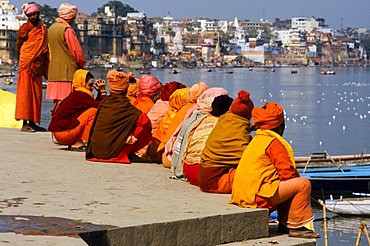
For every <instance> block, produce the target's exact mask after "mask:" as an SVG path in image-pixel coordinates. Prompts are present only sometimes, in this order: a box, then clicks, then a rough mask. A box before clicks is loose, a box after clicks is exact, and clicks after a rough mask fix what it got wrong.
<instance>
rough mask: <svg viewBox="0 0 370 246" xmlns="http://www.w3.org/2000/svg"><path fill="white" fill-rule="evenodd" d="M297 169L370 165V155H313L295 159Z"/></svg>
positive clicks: (323, 153)
mask: <svg viewBox="0 0 370 246" xmlns="http://www.w3.org/2000/svg"><path fill="white" fill-rule="evenodd" d="M295 162H296V166H297V168H306V169H307V168H308V167H338V166H340V167H341V166H364V165H370V154H364V153H361V154H358V155H333V156H331V155H329V154H328V152H326V151H324V152H318V153H311V154H310V156H302V157H295Z"/></svg>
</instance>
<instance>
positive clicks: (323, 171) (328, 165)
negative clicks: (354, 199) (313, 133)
mask: <svg viewBox="0 0 370 246" xmlns="http://www.w3.org/2000/svg"><path fill="white" fill-rule="evenodd" d="M295 161H296V166H297V169H298V171H299V172H300V174H301V176H302V177H306V178H308V179H309V180H310V181H311V186H312V196H314V197H322V196H324V197H325V195H329V194H333V195H338V196H340V195H343V196H347V197H348V196H349V195H352V193H353V192H359V193H369V192H370V154H363V153H362V154H359V155H342V156H330V155H329V154H328V153H327V152H326V151H325V152H322V153H312V154H311V155H310V156H309V157H296V158H295Z"/></svg>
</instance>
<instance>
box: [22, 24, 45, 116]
mask: <svg viewBox="0 0 370 246" xmlns="http://www.w3.org/2000/svg"><path fill="white" fill-rule="evenodd" d="M18 51H19V53H20V56H19V67H18V73H19V74H18V83H17V98H16V108H15V119H18V120H30V121H34V122H38V123H40V119H41V103H42V76H44V77H46V78H47V69H48V59H49V58H48V55H49V51H48V39H47V29H46V28H45V26H44V24H43V23H42V22H41V21H39V24H38V25H37V26H33V24H32V23H31V22H30V21H29V20H28V21H27V22H26V23H25V24H23V25H22V26H21V27H20V29H19V30H18V39H17V53H18Z"/></svg>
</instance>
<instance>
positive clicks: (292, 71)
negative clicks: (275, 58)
mask: <svg viewBox="0 0 370 246" xmlns="http://www.w3.org/2000/svg"><path fill="white" fill-rule="evenodd" d="M290 73H291V74H296V73H298V71H297V70H291V71H290Z"/></svg>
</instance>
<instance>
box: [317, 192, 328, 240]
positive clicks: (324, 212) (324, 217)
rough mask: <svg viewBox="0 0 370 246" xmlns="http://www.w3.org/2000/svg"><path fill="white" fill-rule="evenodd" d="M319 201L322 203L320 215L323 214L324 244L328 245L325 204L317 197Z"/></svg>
mask: <svg viewBox="0 0 370 246" xmlns="http://www.w3.org/2000/svg"><path fill="white" fill-rule="evenodd" d="M319 203H320V204H321V205H322V216H323V225H324V245H325V246H328V245H329V243H328V229H327V227H326V224H327V222H326V206H325V202H324V201H323V200H321V199H319Z"/></svg>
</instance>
